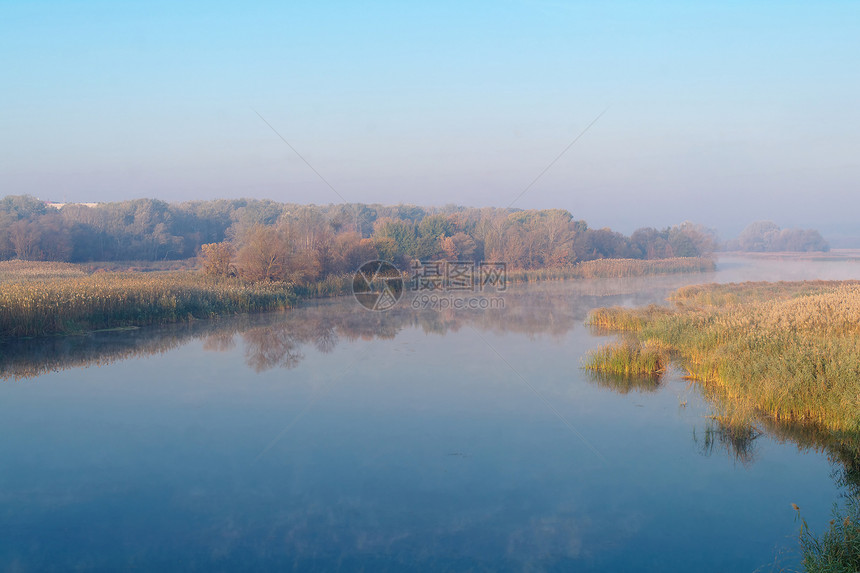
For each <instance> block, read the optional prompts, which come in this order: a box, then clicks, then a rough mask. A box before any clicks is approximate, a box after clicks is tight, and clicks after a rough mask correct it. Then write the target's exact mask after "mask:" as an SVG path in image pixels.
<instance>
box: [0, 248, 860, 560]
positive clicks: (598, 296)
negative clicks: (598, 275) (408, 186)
mask: <svg viewBox="0 0 860 573" xmlns="http://www.w3.org/2000/svg"><path fill="white" fill-rule="evenodd" d="M858 270H860V266H858V265H857V263H851V262H814V261H805V262H800V261H794V260H792V261H778V260H775V261H770V260H768V261H758V260H756V261H755V262H754V263H751V262H750V261H749V260H744V259H739V258H738V259H721V260H720V263H719V265H718V270H717V271H716V272H715V273H707V274H699V275H684V276H679V275H675V276H663V277H646V278H635V279H611V280H604V279H600V280H596V279H595V280H582V281H566V282H561V281H552V282H541V283H533V284H522V285H511V286H509V288H508V291H507V292H506V293H504V298H505V306H504V308H503V309H497V310H493V311H453V310H449V311H446V312H436V311H415V310H413V309H411V308H410V307H409V306H408V305H406V304H402V303H403V302H405V301H401V304H400V305H398V306H397V307H395V308H394V309H392V310H390V311H388V312H370V311H367V310H365V309H364V308H362V307H361V306H360V305H358V304H357V303H356V302H355V301H354V300H352V299H351V298H343V299H335V300H329V301H322V302H319V303H317V304H309V305H307V306H306V307H303V308H299V309H296V310H293V311H289V312H286V313H273V314H267V315H259V316H250V317H235V318H231V319H223V320H217V321H198V322H193V323H189V324H180V325H171V326H166V327H159V328H143V329H138V330H135V331H130V332H106V333H94V334H92V335H88V336H83V337H67V338H54V339H45V340H32V341H20V342H16V343H14V344H7V345H4V346H3V347H2V359H0V372H2V375H3V376H4V379H3V380H2V382H0V431H2V432H3V434H4V435H7V436H15V437H16V439H14V440H11V439H10V440H4V441H3V442H2V443H0V459H2V460H3V463H2V465H0V492H2V497H0V499H2V507H3V511H2V513H0V528H2V532H3V535H2V536H0V566H2V567H3V568H9V569H15V568H17V569H18V570H25V571H26V570H34V571H35V570H46V569H52V568H56V569H72V568H81V569H84V570H116V569H124V568H132V567H138V568H142V569H160V570H162V569H163V570H207V571H208V570H213V569H216V570H217V569H247V568H251V569H270V570H280V569H284V568H299V569H303V570H359V569H364V570H377V571H386V570H390V571H401V570H404V569H413V570H440V569H441V570H523V569H530V570H558V569H572V570H584V571H589V570H593V571H606V570H634V569H635V570H642V571H690V570H696V571H726V570H746V571H750V570H753V569H755V568H757V567H760V566H765V565H767V564H771V563H777V564H778V565H779V566H787V567H796V566H797V564H798V560H799V556H798V553H797V541H796V533H797V524H796V523H795V521H794V512H793V510H792V509H791V506H790V504H791V503H797V504H798V505H800V506H801V507H802V508H803V510H804V516H805V517H806V519H807V520H808V521H809V522H810V525H812V526H813V527H817V528H818V529H820V528H821V527H823V526H824V525H825V524H826V523H827V520H828V519H829V511H830V507H831V504H832V503H833V502H834V501H836V500H837V499H838V496H839V493H840V491H842V488H844V487H845V485H846V484H844V483H842V482H840V479H841V478H840V477H839V476H843V475H844V471H843V469H842V468H844V467H845V465H844V463H843V461H841V460H840V458H839V456H838V450H837V449H836V448H835V447H834V446H833V445H832V444H828V443H827V441H826V440H825V439H823V438H821V437H820V436H816V435H802V434H801V433H798V432H791V431H789V430H786V429H781V428H778V427H764V428H763V429H762V430H756V429H753V428H746V429H744V428H733V427H726V426H722V425H720V423H719V422H718V421H716V420H715V419H713V418H712V417H711V416H712V415H713V414H714V413H715V412H716V410H715V408H716V405H715V404H714V403H712V402H710V401H709V400H708V399H706V398H705V397H703V396H702V394H701V393H700V391H699V390H698V388H697V387H696V386H691V385H690V384H688V383H687V382H686V381H684V380H682V379H681V378H680V373H677V372H671V373H669V374H668V375H666V376H664V377H663V379H662V380H661V381H660V382H659V383H656V384H651V385H633V386H630V385H627V386H624V385H617V384H612V383H609V382H607V381H605V380H596V379H594V378H593V377H591V376H589V375H587V374H586V373H585V372H584V371H582V370H581V369H580V365H581V363H580V359H581V357H582V356H583V355H584V354H585V353H586V352H587V351H588V350H589V349H591V348H594V347H596V346H597V345H599V344H601V343H603V342H605V341H606V340H607V338H606V337H603V336H598V335H596V334H595V333H593V332H591V331H590V330H589V329H587V328H586V327H585V326H583V321H584V319H585V317H586V315H587V313H588V311H589V310H590V309H591V308H594V307H597V306H606V305H614V304H620V305H629V306H633V305H636V306H638V305H643V304H650V303H652V302H655V303H661V302H663V301H664V300H665V297H666V295H667V294H668V293H669V292H670V291H671V290H673V289H675V288H678V287H680V286H683V285H686V284H696V283H702V282H734V281H741V280H765V279H766V280H778V279H786V280H798V279H816V278H827V279H834V278H858V274H860V273H858ZM840 472H841V473H840Z"/></svg>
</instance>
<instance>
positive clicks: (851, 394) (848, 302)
mask: <svg viewBox="0 0 860 573" xmlns="http://www.w3.org/2000/svg"><path fill="white" fill-rule="evenodd" d="M671 300H673V301H674V302H675V307H674V308H671V309H668V308H667V309H663V310H658V309H659V307H648V308H645V309H623V308H614V309H598V310H596V311H594V312H593V313H592V315H591V316H590V318H589V322H590V323H591V324H593V325H595V326H598V327H600V328H601V329H615V330H619V331H624V332H633V333H635V334H636V336H637V337H638V339H639V340H654V341H658V342H659V343H660V344H663V345H665V346H666V347H668V348H670V349H671V350H672V352H673V353H675V354H676V356H677V359H678V361H679V363H680V364H681V365H682V366H683V367H685V368H686V369H687V371H688V373H689V375H690V377H692V378H694V379H696V380H699V381H702V382H704V383H706V384H709V385H712V386H714V387H716V388H718V389H719V392H720V393H721V394H722V396H723V397H724V398H727V399H729V400H731V401H733V402H735V403H738V404H741V405H743V406H746V407H748V408H749V409H750V411H756V412H759V413H764V414H766V415H768V416H771V417H773V418H774V419H777V420H783V421H791V422H799V423H812V424H814V425H818V426H821V427H824V428H826V429H828V430H834V431H844V432H858V431H860V336H858V335H860V284H858V283H857V282H853V281H852V282H827V281H812V282H796V283H743V284H735V285H705V286H699V287H687V288H684V289H680V290H679V291H676V292H675V293H674V294H673V295H672V297H671Z"/></svg>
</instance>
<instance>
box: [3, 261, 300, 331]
mask: <svg viewBox="0 0 860 573" xmlns="http://www.w3.org/2000/svg"><path fill="white" fill-rule="evenodd" d="M30 265H32V263H30ZM49 265H50V266H46V267H44V269H42V270H40V269H39V268H38V267H28V269H25V270H24V271H23V272H22V273H21V274H19V275H18V277H17V280H12V279H10V278H9V277H8V276H7V278H6V279H5V282H4V283H3V284H2V289H0V338H14V337H26V336H42V335H48V334H59V333H70V332H81V331H88V330H95V329H100V328H111V327H118V326H130V325H145V324H155V323H163V322H175V321H180V320H186V319H189V318H209V317H212V316H217V315H223V314H234V313H244V312H259V311H263V310H276V309H281V308H287V307H289V306H291V305H292V304H293V303H294V301H295V295H294V293H293V291H292V286H291V285H289V284H285V283H257V284H246V283H243V282H242V281H239V280H238V279H229V278H225V279H214V278H209V277H205V276H203V275H201V274H200V273H195V272H187V271H171V272H162V273H133V272H131V273H94V274H92V275H88V276H87V275H78V274H77V272H75V271H74V270H73V269H65V268H61V267H56V266H55V264H54V263H49ZM51 269H53V270H51ZM55 271H59V272H60V275H59V276H58V275H57V274H56V272H55ZM51 273H54V274H51ZM62 273H66V274H62Z"/></svg>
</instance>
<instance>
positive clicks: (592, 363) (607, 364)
mask: <svg viewBox="0 0 860 573" xmlns="http://www.w3.org/2000/svg"><path fill="white" fill-rule="evenodd" d="M663 360H664V359H663V356H662V354H661V353H660V351H659V350H658V349H656V348H655V347H654V346H652V345H648V344H645V345H640V344H639V343H638V342H631V341H624V342H620V343H616V344H607V345H605V346H601V347H600V348H598V349H597V350H593V351H591V352H590V353H589V354H588V356H587V358H586V359H585V368H586V369H587V370H592V371H594V372H603V373H607V374H617V375H621V376H643V375H645V376H658V375H660V374H661V373H662V372H663Z"/></svg>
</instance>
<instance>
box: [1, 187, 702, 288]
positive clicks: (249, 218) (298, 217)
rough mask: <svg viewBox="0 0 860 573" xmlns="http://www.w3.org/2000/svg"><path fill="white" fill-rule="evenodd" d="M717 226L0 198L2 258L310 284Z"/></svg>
mask: <svg viewBox="0 0 860 573" xmlns="http://www.w3.org/2000/svg"><path fill="white" fill-rule="evenodd" d="M714 246H715V238H714V235H713V233H711V232H709V231H708V230H707V229H704V228H702V227H700V226H698V225H694V224H692V223H684V224H681V225H676V226H674V227H670V228H666V229H662V230H658V229H652V228H644V229H639V230H637V231H636V232H634V233H633V234H632V235H631V236H626V235H623V234H621V233H618V232H615V231H612V230H611V229H608V228H604V229H592V228H590V227H589V226H588V224H587V223H586V222H585V221H583V220H578V219H575V218H574V217H573V215H572V214H571V213H569V212H568V211H565V210H562V209H545V210H519V209H498V208H489V207H488V208H466V207H459V206H454V205H448V206H445V207H440V208H424V207H418V206H414V205H393V206H386V205H366V204H339V205H323V206H316V205H298V204H292V203H278V202H275V201H270V200H257V199H233V200H212V201H189V202H184V203H167V202H165V201H160V200H157V199H136V200H130V201H120V202H112V203H103V204H98V205H96V206H84V205H76V204H67V205H64V206H62V208H60V209H55V208H53V207H50V206H48V205H47V204H46V203H44V202H43V201H40V200H38V199H36V198H34V197H30V196H26V195H24V196H7V197H5V198H3V199H2V200H0V259H11V258H18V259H22V260H52V261H68V262H92V261H154V260H178V259H187V258H191V257H195V256H202V259H203V260H204V262H205V264H206V266H207V268H208V269H209V270H210V271H211V272H213V273H216V274H218V273H221V274H227V273H236V274H240V275H243V276H247V277H248V278H252V279H285V278H289V279H290V280H295V281H297V282H301V281H305V280H313V279H316V278H319V277H320V276H324V275H326V274H329V273H341V272H351V271H353V270H354V269H355V268H357V267H358V266H359V265H360V264H361V263H363V262H365V261H367V260H371V259H375V258H380V259H384V260H388V261H392V262H394V263H395V264H397V265H398V266H400V267H401V268H404V269H406V268H408V266H409V264H410V261H413V260H416V259H417V260H443V259H446V260H461V261H462V260H473V261H481V260H487V261H490V260H492V261H503V262H505V263H507V264H508V265H509V266H510V267H511V268H516V269H537V268H553V267H562V266H566V265H571V264H574V263H577V262H580V261H588V260H594V259H603V258H632V259H656V258H668V257H678V256H681V257H686V256H700V255H704V254H707V253H709V252H711V251H712V250H713V248H714Z"/></svg>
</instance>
